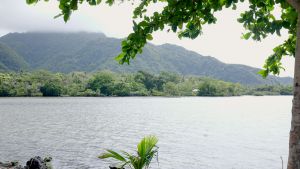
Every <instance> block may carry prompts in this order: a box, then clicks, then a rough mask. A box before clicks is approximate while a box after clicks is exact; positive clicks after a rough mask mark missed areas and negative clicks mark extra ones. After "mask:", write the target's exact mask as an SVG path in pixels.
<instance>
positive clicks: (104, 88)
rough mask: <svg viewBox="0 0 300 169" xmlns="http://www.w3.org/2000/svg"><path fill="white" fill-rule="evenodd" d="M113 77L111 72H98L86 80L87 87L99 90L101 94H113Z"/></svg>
mask: <svg viewBox="0 0 300 169" xmlns="http://www.w3.org/2000/svg"><path fill="white" fill-rule="evenodd" d="M114 81H115V80H114V77H113V74H112V73H111V72H99V73H97V74H95V75H94V77H93V78H92V79H90V81H89V82H88V88H90V89H92V90H93V91H97V90H100V92H101V94H104V95H105V96H111V95H112V94H113V84H114Z"/></svg>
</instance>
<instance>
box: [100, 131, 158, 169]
mask: <svg viewBox="0 0 300 169" xmlns="http://www.w3.org/2000/svg"><path fill="white" fill-rule="evenodd" d="M157 142H158V139H157V137H155V136H146V137H144V138H143V139H142V140H141V142H140V143H139V144H138V145H137V154H136V155H132V154H129V153H127V152H125V151H122V155H121V154H119V153H117V152H115V151H113V150H106V151H107V152H105V153H103V154H101V155H100V156H99V158H100V159H106V158H113V159H115V160H117V161H119V162H120V164H119V166H118V167H119V168H123V167H125V166H129V167H130V168H134V169H146V168H149V166H150V163H151V160H152V159H153V157H158V156H157V154H158V147H157V146H156V144H157Z"/></svg>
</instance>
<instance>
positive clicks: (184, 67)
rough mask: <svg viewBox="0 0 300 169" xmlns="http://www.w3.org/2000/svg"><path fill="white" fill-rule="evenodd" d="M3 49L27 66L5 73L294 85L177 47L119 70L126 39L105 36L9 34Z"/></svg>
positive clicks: (147, 51) (159, 48) (161, 48)
mask: <svg viewBox="0 0 300 169" xmlns="http://www.w3.org/2000/svg"><path fill="white" fill-rule="evenodd" d="M1 44H3V45H5V46H7V47H8V48H9V49H10V50H11V51H12V52H6V53H14V54H13V55H11V54H7V57H5V58H14V59H12V60H16V58H18V59H17V60H18V63H19V64H20V65H22V66H19V67H15V66H12V65H14V64H12V63H11V62H1V61H2V60H3V59H2V60H0V70H1V69H4V70H6V71H16V70H18V69H27V68H28V69H29V70H36V69H46V70H50V71H54V72H64V73H68V72H72V71H86V72H94V71H98V70H111V71H114V72H137V71H139V70H144V71H148V72H151V73H159V72H161V71H167V72H174V73H178V74H182V75H195V76H208V77H212V78H216V79H220V80H224V81H229V82H234V83H241V84H246V85H260V84H291V83H292V80H293V79H292V78H290V77H276V76H269V77H268V78H267V79H263V78H262V77H261V76H260V75H258V74H257V72H258V71H259V70H260V69H258V68H253V67H250V66H246V65H239V64H225V63H223V62H221V61H219V60H217V59H215V58H213V57H210V56H202V55H200V54H198V53H196V52H193V51H189V50H186V49H184V48H183V47H180V46H176V45H172V44H164V45H153V44H151V43H150V44H148V45H146V47H145V48H144V50H143V53H142V54H140V55H138V56H137V57H136V59H134V60H132V62H131V64H130V65H119V64H118V63H117V62H116V61H115V60H114V57H115V56H117V55H118V54H119V53H120V51H121V48H120V47H121V39H116V38H109V37H106V36H105V35H104V34H101V33H84V32H80V33H42V32H39V33H37V32H32V33H10V34H7V35H4V36H2V37H0V45H1ZM3 45H2V46H3ZM0 49H1V46H0ZM0 52H1V51H0ZM2 58H3V56H2ZM0 59H1V55H0ZM15 62H17V61H15ZM26 65H28V66H26ZM2 67H3V68H2Z"/></svg>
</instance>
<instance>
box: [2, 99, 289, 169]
mask: <svg viewBox="0 0 300 169" xmlns="http://www.w3.org/2000/svg"><path fill="white" fill-rule="evenodd" d="M291 106H292V97H291V96H263V97H255V96H243V97H213V98H211V97H182V98H167V97H166V98H164V97H123V98H122V97H116V98H108V97H107V98H99V97H98V98H67V97H65V98H0V161H8V160H19V161H21V162H22V164H24V163H25V162H26V160H28V159H29V158H31V157H33V156H36V155H39V156H51V157H52V158H53V166H54V168H55V169H108V165H109V164H110V163H111V161H109V160H104V161H103V160H100V159H98V158H97V156H98V155H99V154H101V152H103V151H104V150H105V149H107V148H111V149H114V150H126V151H129V152H133V151H134V150H135V149H136V144H137V143H138V142H139V141H140V139H141V138H142V137H143V136H145V135H156V136H157V137H158V138H159V143H158V146H159V163H157V162H155V160H154V162H153V164H152V165H151V168H153V169H183V168H189V169H281V159H280V157H282V158H283V160H284V167H285V166H286V162H287V154H288V134H289V128H290V118H291Z"/></svg>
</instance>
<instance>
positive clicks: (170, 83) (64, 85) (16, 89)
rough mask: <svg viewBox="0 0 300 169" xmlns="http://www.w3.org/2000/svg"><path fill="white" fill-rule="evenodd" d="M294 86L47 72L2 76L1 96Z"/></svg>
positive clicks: (253, 90)
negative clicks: (252, 85)
mask: <svg viewBox="0 0 300 169" xmlns="http://www.w3.org/2000/svg"><path fill="white" fill-rule="evenodd" d="M291 94H292V87H291V86H281V85H276V86H270V85H264V86H255V87H247V86H242V85H240V84H237V83H229V82H224V81H220V80H215V79H211V78H205V77H193V76H188V77H185V76H181V75H178V74H174V73H167V72H162V73H160V74H159V75H154V74H151V73H148V72H144V71H139V72H137V73H131V74H122V73H113V72H110V71H101V72H96V73H85V72H72V73H69V74H63V73H51V72H48V71H35V72H19V73H0V96H240V95H291Z"/></svg>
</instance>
